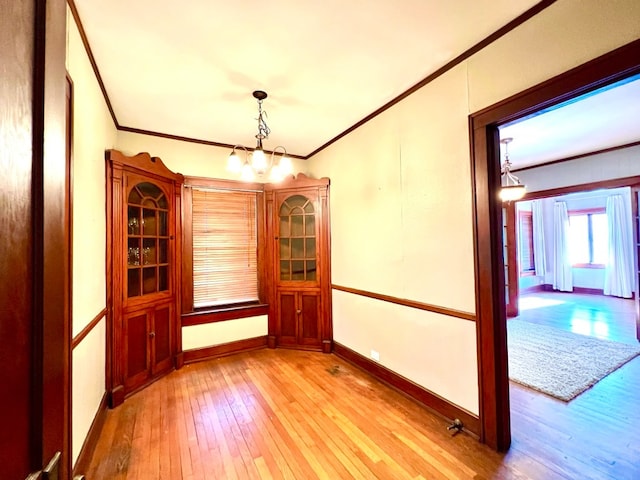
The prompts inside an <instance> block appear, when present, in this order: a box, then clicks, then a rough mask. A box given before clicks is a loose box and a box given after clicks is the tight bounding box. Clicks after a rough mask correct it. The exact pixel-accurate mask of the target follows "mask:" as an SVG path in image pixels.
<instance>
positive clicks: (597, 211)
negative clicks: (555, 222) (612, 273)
mask: <svg viewBox="0 0 640 480" xmlns="http://www.w3.org/2000/svg"><path fill="white" fill-rule="evenodd" d="M606 213H607V209H606V208H605V207H593V208H580V209H575V210H569V211H568V212H567V215H568V217H569V222H571V217H572V216H582V215H586V216H587V231H588V245H589V258H590V259H593V223H592V220H591V217H592V215H601V214H605V215H606ZM571 267H572V268H595V269H604V268H606V265H605V264H604V263H592V262H589V263H572V264H571Z"/></svg>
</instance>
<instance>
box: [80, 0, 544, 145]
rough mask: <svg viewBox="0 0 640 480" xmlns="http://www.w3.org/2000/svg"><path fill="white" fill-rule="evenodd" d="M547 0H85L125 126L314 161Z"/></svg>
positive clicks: (99, 58) (101, 65)
mask: <svg viewBox="0 0 640 480" xmlns="http://www.w3.org/2000/svg"><path fill="white" fill-rule="evenodd" d="M538 1H539V0H350V1H344V0H323V1H321V2H310V1H305V0H271V1H269V2H264V1H260V2H259V1H256V0H233V1H212V0H188V1H183V2H179V1H176V0H135V1H131V0H111V1H105V0H75V5H76V8H77V10H78V13H79V16H80V20H81V22H82V25H83V27H84V30H85V32H86V35H87V38H88V41H89V45H90V47H91V49H92V52H93V54H94V57H95V60H96V63H97V66H98V70H99V72H100V74H101V76H102V79H103V81H104V85H105V87H106V91H107V94H108V97H109V99H110V101H111V103H112V106H113V110H114V112H115V116H116V118H117V121H118V123H119V124H120V125H121V126H124V127H130V128H136V129H142V130H149V131H153V132H159V133H165V134H170V135H178V136H184V137H190V138H197V139H201V140H207V141H213V142H220V143H226V144H237V143H242V144H245V145H247V146H253V145H255V139H254V137H253V136H254V135H255V133H256V121H255V118H256V115H257V113H256V109H257V106H256V101H255V100H254V98H253V97H252V95H251V93H252V92H253V91H254V90H257V89H261V90H265V91H266V92H267V93H268V94H269V98H267V99H266V100H265V102H264V109H265V110H266V111H267V114H268V118H267V123H268V124H269V127H270V128H271V130H272V135H271V136H270V139H269V140H267V141H266V142H265V148H267V149H269V148H274V147H275V146H277V145H284V146H285V147H286V148H287V150H288V151H289V153H292V154H297V155H303V156H306V155H308V154H309V153H311V152H313V151H314V150H315V149H317V148H319V147H321V146H322V145H324V144H325V143H326V142H328V141H329V140H331V139H333V138H334V137H335V136H337V135H339V134H340V133H342V132H343V131H345V130H346V129H348V128H349V127H351V126H352V125H354V124H355V123H357V122H358V121H360V120H361V119H363V118H364V117H366V116H367V115H369V114H370V113H372V112H374V111H375V110H377V109H378V108H379V107H381V106H383V105H384V104H386V103H387V102H389V101H390V100H393V99H394V98H395V97H397V96H398V95H400V94H402V93H403V92H405V91H406V90H408V89H409V88H410V87H412V86H413V85H415V84H416V83H418V82H420V81H421V80H422V79H424V78H425V77H427V76H428V75H429V74H431V73H432V72H434V71H436V70H437V69H438V68H439V67H442V66H443V65H445V64H446V63H447V62H449V61H450V60H452V59H454V58H455V57H457V56H458V55H460V54H461V53H463V52H464V51H466V50H467V49H469V48H470V47H472V46H474V45H475V44H477V43H478V42H480V41H481V40H483V39H484V38H486V37H487V36H489V35H490V34H492V33H493V32H495V31H496V30H498V29H499V28H501V27H502V26H504V25H505V24H507V23H508V22H509V21H511V20H513V19H514V18H516V17H518V16H519V15H520V14H521V13H523V12H525V11H526V10H528V9H529V8H531V7H532V6H533V5H535V4H536V3H538Z"/></svg>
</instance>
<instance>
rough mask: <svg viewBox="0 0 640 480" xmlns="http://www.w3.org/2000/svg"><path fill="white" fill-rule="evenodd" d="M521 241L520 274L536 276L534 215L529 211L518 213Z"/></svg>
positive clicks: (519, 243)
mask: <svg viewBox="0 0 640 480" xmlns="http://www.w3.org/2000/svg"><path fill="white" fill-rule="evenodd" d="M518 228H519V230H520V231H519V232H518V233H519V237H520V241H519V242H518V245H519V247H520V274H521V275H535V273H536V264H535V257H534V252H533V215H532V213H531V212H528V211H522V210H521V211H519V212H518Z"/></svg>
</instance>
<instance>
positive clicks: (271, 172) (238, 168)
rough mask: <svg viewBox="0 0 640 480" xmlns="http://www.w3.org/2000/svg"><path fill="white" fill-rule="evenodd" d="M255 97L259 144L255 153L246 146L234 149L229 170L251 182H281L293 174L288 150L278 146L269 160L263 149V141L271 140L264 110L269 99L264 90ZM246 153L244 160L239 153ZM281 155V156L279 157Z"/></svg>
mask: <svg viewBox="0 0 640 480" xmlns="http://www.w3.org/2000/svg"><path fill="white" fill-rule="evenodd" d="M253 97H254V98H255V99H256V100H257V101H258V119H257V120H258V133H257V134H256V136H255V137H256V140H257V144H256V147H255V148H254V149H253V151H251V152H250V151H249V149H248V148H247V147H245V146H244V145H236V146H235V147H233V150H232V151H231V154H230V155H229V160H228V162H227V169H228V170H229V171H230V172H233V173H239V174H240V178H242V180H244V181H247V182H251V181H254V180H256V178H258V179H262V178H268V179H269V180H270V181H272V182H279V181H281V180H282V179H284V177H285V176H287V175H289V174H291V173H293V167H292V165H291V160H290V159H289V158H288V157H287V150H286V149H285V148H284V147H283V146H280V145H278V146H277V147H276V148H274V149H273V151H271V152H270V153H271V155H270V156H269V158H268V159H267V155H266V154H265V151H264V149H263V147H262V141H263V140H265V139H267V138H269V134H270V133H271V130H270V129H269V127H268V126H267V123H266V122H265V117H266V116H267V112H265V111H263V110H262V102H263V101H264V99H265V98H267V93H266V92H263V91H262V90H256V91H255V92H253ZM240 151H244V160H243V159H241V158H240V156H239V155H238V153H239V152H240ZM278 154H279V155H278Z"/></svg>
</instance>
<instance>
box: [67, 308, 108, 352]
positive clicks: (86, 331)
mask: <svg viewBox="0 0 640 480" xmlns="http://www.w3.org/2000/svg"><path fill="white" fill-rule="evenodd" d="M106 316H107V307H105V308H103V309H102V310H101V311H100V313H98V314H97V315H96V316H95V317H93V320H91V321H90V322H89V323H88V324H87V326H86V327H84V328H83V329H82V330H80V332H79V333H78V334H77V335H76V336H75V337H73V340H72V341H71V350H73V349H74V348H76V347H77V346H78V345H79V344H80V342H82V340H84V339H85V338H86V336H87V335H89V333H91V330H93V329H94V328H95V327H96V326H97V325H98V324H99V323H100V320H102V319H103V318H105V317H106Z"/></svg>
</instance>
